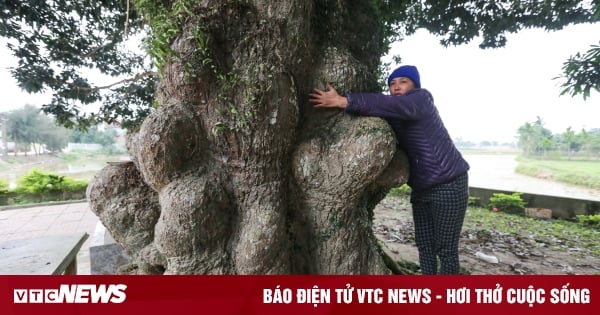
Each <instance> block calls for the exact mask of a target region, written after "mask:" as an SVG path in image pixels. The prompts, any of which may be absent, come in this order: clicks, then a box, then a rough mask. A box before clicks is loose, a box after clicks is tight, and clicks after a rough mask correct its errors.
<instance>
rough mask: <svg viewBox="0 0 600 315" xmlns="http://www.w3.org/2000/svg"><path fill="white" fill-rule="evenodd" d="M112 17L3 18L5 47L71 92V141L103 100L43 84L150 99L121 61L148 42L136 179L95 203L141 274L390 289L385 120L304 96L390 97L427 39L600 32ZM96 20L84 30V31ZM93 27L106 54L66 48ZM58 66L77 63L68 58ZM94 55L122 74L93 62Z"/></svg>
mask: <svg viewBox="0 0 600 315" xmlns="http://www.w3.org/2000/svg"><path fill="white" fill-rule="evenodd" d="M33 2H34V3H33V4H37V2H38V1H33ZM101 3H102V6H103V7H102V8H100V9H98V8H99V6H98V4H99V2H93V1H88V2H86V3H85V4H82V5H81V7H79V6H78V5H75V4H71V2H66V1H51V2H48V3H47V5H46V2H42V1H40V3H39V4H37V6H33V4H32V6H29V4H23V3H12V2H11V3H10V4H6V2H5V3H4V5H3V10H2V14H3V16H2V18H3V19H2V21H3V22H2V25H3V29H0V35H4V36H11V37H13V38H18V39H20V40H22V42H23V43H24V44H20V46H13V48H15V47H17V48H16V49H15V51H16V52H17V53H18V54H20V57H21V59H20V60H21V61H22V62H23V63H22V64H20V65H19V67H18V68H17V69H16V70H15V75H16V77H17V78H18V79H19V80H20V82H25V83H26V82H28V81H27V80H26V79H27V77H25V76H19V75H18V74H19V73H29V72H33V73H36V74H37V73H41V74H44V75H40V76H37V77H35V78H36V80H35V82H37V83H36V84H37V88H33V89H32V91H35V90H36V89H40V88H41V87H40V85H41V86H45V87H50V88H53V87H55V86H58V87H64V88H62V89H60V88H59V89H58V91H59V92H60V91H62V92H60V93H59V94H58V95H57V98H61V99H62V98H63V96H62V95H66V96H69V97H72V98H71V100H76V102H75V103H73V102H72V101H69V102H63V103H61V102H60V101H53V104H50V105H49V106H45V107H44V109H45V110H47V111H50V112H54V113H55V114H56V115H57V117H59V121H61V122H63V123H67V124H72V123H74V122H75V121H78V119H79V117H80V116H79V114H81V112H80V109H79V107H77V106H75V105H73V104H77V102H80V103H81V104H87V103H89V102H91V101H95V100H98V99H99V96H97V94H96V92H98V90H99V89H98V88H96V87H92V86H90V84H89V83H88V82H87V81H84V82H83V83H84V84H80V83H81V80H78V79H81V77H77V76H71V75H70V74H71V73H73V72H68V73H66V74H64V76H65V77H66V78H67V80H60V79H62V76H63V72H60V75H58V76H57V75H55V73H53V72H52V73H48V71H45V72H44V71H41V70H44V69H53V68H52V67H51V66H50V65H49V63H50V61H53V60H60V62H63V60H65V59H67V60H69V63H66V64H61V67H60V68H61V69H64V68H66V69H73V67H78V66H80V64H83V65H95V64H96V63H98V64H102V65H104V66H105V67H109V66H110V65H112V62H114V63H115V64H118V65H123V66H124V68H110V67H109V69H111V70H114V71H113V72H114V73H118V74H121V73H126V74H131V75H132V76H133V77H132V78H131V81H128V82H131V83H132V84H133V82H136V83H138V84H139V81H136V80H135V79H136V78H147V79H148V78H155V76H150V75H142V76H139V77H138V76H137V75H133V74H134V73H137V72H135V71H130V70H131V69H133V65H137V68H143V65H145V63H144V60H145V59H143V58H138V59H136V58H133V59H131V63H127V62H128V61H126V60H127V58H123V59H120V57H121V55H119V54H118V53H116V54H114V55H111V52H112V51H113V50H112V48H115V47H116V46H118V45H116V44H115V43H118V39H119V38H122V37H123V36H124V34H125V33H126V32H125V25H131V26H132V27H130V28H127V29H128V30H132V29H134V28H135V29H136V30H142V29H143V30H146V31H147V32H148V33H149V34H150V35H151V37H150V40H149V41H148V42H147V43H148V48H149V53H150V55H151V56H152V61H153V64H154V65H155V66H156V68H157V69H158V73H159V80H158V81H157V84H156V89H155V90H154V91H155V92H156V94H155V99H154V100H155V104H156V105H157V107H158V108H157V109H156V110H154V111H152V112H151V114H150V115H149V116H148V117H147V118H146V119H145V120H144V122H143V124H142V125H141V126H140V127H139V132H138V133H132V134H131V135H130V138H129V146H128V147H129V151H130V155H131V156H132V158H133V163H129V164H121V165H110V166H108V167H107V168H105V169H104V170H103V171H101V172H100V173H99V174H98V175H97V177H96V179H95V180H94V181H92V182H91V183H90V186H89V190H88V196H89V199H90V202H91V206H92V209H93V210H94V211H95V212H96V213H97V214H98V215H99V217H100V219H101V220H102V222H103V223H104V224H105V225H106V226H107V227H108V229H109V230H110V231H111V233H112V234H113V236H114V237H115V239H116V240H118V241H119V242H120V243H122V244H123V245H124V246H125V247H126V249H127V250H128V251H129V252H130V253H131V254H132V255H133V257H134V259H135V260H136V261H137V262H138V267H139V269H138V270H139V271H140V272H146V273H163V272H165V273H213V274H216V273H241V274H245V273H385V272H388V270H389V268H392V269H393V268H394V265H393V263H392V262H390V261H389V260H385V259H384V258H382V251H381V249H380V248H379V247H378V246H377V243H376V241H375V237H374V236H373V233H372V231H371V224H370V223H371V217H372V209H373V207H374V206H375V205H376V204H377V203H378V202H379V200H380V199H381V198H382V197H383V196H384V195H385V192H386V191H387V189H388V188H389V187H391V186H395V185H399V184H401V183H402V182H404V181H405V179H406V175H407V173H406V172H407V171H406V170H407V165H406V163H407V162H406V159H405V158H404V155H403V153H402V152H398V151H397V150H396V146H395V139H394V135H393V133H392V132H391V130H390V128H389V126H388V125H387V124H386V123H385V122H384V121H383V120H380V119H375V118H358V119H357V118H353V117H349V116H347V115H344V114H342V113H341V112H339V111H315V110H314V109H313V108H312V107H311V106H310V105H309V104H308V103H307V102H306V100H307V97H306V95H307V94H308V92H309V91H310V90H311V89H312V88H313V87H315V86H318V85H321V84H322V83H323V82H324V81H329V82H334V83H335V85H336V87H338V88H339V89H340V90H341V91H379V89H380V85H379V84H378V79H379V77H380V74H381V73H380V67H379V66H380V57H381V56H382V55H383V54H385V53H386V52H387V50H388V48H389V44H390V43H391V42H392V41H393V40H397V39H401V38H402V37H403V36H405V35H408V34H412V33H413V32H414V31H415V30H416V29H418V28H421V27H424V28H426V29H428V30H429V31H431V32H433V33H435V34H437V35H441V36H443V37H444V39H443V41H442V43H443V44H446V45H447V44H461V43H466V42H468V41H470V40H472V39H473V38H475V37H477V36H480V37H481V38H482V40H483V42H482V44H481V46H482V47H499V46H502V45H504V43H505V42H506V39H505V34H506V33H507V32H517V31H519V30H520V29H522V28H525V27H545V28H547V29H560V28H561V27H563V26H565V25H568V24H571V23H585V22H592V21H596V20H597V19H598V17H597V15H596V13H597V12H596V10H595V8H594V7H592V6H591V5H589V4H587V3H580V2H579V1H560V2H549V1H543V2H542V1H540V2H537V1H527V2H525V1H523V2H512V1H510V2H493V3H490V2H488V1H441V2H440V1H358V0H346V1H332V0H316V1H304V0H302V1H297V0H283V1H264V0H255V1H250V0H247V1H225V0H209V1H193V0H182V1H168V0H167V1H164V0H137V1H133V3H134V4H135V9H131V8H130V9H129V10H124V9H125V8H126V4H129V3H130V2H129V1H103V2H101ZM6 8H7V9H6ZM61 10H62V11H63V12H62V13H61V14H57V11H61ZM40 12H41V13H40ZM44 12H45V13H44ZM87 15H90V17H89V18H87V19H84V20H85V21H86V22H87V23H86V24H85V25H80V26H76V24H77V23H76V22H75V21H79V20H81V19H76V18H74V17H75V16H86V17H87ZM103 15H104V16H103ZM128 15H129V16H130V17H131V20H128V19H126V17H127V16H128ZM141 17H143V21H145V22H146V23H147V25H148V26H149V28H143V27H142V26H141V25H140V24H138V22H140V21H142V19H141ZM61 19H65V20H66V23H65V25H66V26H65V27H66V28H63V27H62V26H61V25H62V24H61V23H59V20H61ZM15 21H18V22H15ZM70 22H72V23H70ZM47 23H49V24H50V25H49V26H45V24H47ZM94 25H96V26H98V28H97V29H98V31H97V32H96V33H94V34H98V36H97V40H95V41H92V42H89V45H71V44H69V45H67V46H65V45H64V44H65V43H64V42H63V38H66V39H68V42H69V43H78V40H80V38H83V37H85V36H84V35H82V34H87V33H88V32H81V33H77V30H79V29H82V30H83V29H86V28H93V27H94ZM21 26H27V28H24V27H21ZM134 26H135V27H134ZM78 27H80V28H78ZM110 27H112V28H110ZM15 30H16V31H15ZM121 30H123V31H121ZM11 31H14V32H12V33H11ZM24 32H25V33H26V35H23V34H24ZM19 36H20V37H19ZM119 36H120V37H119ZM33 39H37V41H34V40H33ZM47 39H51V40H50V41H48V40H47ZM55 42H57V43H62V44H61V45H53V44H54V43H55ZM86 43H88V42H86ZM103 43H113V44H114V45H113V46H106V45H103ZM40 44H43V45H45V46H44V48H43V49H39V48H34V47H30V46H35V47H38V45H40ZM15 45H16V44H15ZM56 47H61V48H60V49H56ZM36 49H37V50H36ZM64 51H67V52H68V51H73V52H75V51H78V52H81V51H83V53H80V54H78V55H77V56H76V57H73V58H62V57H64V53H63V52H64ZM97 52H105V53H106V55H103V56H113V57H114V58H116V59H118V60H111V58H113V57H106V58H98V59H97V60H94V61H90V59H85V58H87V56H96V55H97ZM72 55H76V54H75V53H73V54H72ZM41 56H43V57H46V56H47V57H48V58H42V57H41ZM93 58H95V57H93ZM71 61H73V62H71ZM21 69H23V72H19V71H21ZM98 69H100V71H104V70H105V68H103V67H99V68H98ZM108 72H110V71H108ZM142 73H146V72H142ZM57 81H58V82H65V81H66V82H68V84H67V85H53V84H54V83H56V82H57ZM23 86H30V85H27V84H24V85H23ZM33 86H34V87H36V85H35V84H34V85H33ZM123 88H124V89H125V87H124V86H123ZM133 91H134V92H130V93H129V94H127V95H129V96H132V95H133V96H135V97H133V99H135V100H137V101H139V103H138V104H142V103H143V104H144V105H146V107H144V108H146V109H148V108H149V107H150V104H151V102H150V100H151V99H152V96H151V95H150V94H144V92H149V91H150V90H149V89H146V90H145V89H142V88H139V89H133ZM61 93H62V94H61ZM142 95H144V97H145V98H144V97H141V96H142ZM149 95H150V96H149ZM128 100H129V99H128V98H127V97H124V99H123V101H120V102H119V103H118V106H115V107H113V108H110V107H108V108H109V109H112V110H114V112H115V113H116V114H115V115H113V116H111V115H109V113H111V114H112V113H113V111H110V110H106V111H104V112H101V114H100V115H88V116H86V117H85V119H83V120H79V121H80V122H83V123H86V122H88V123H89V122H94V121H100V120H102V119H115V117H118V116H119V114H120V112H119V111H126V110H127V109H129V108H130V107H128V105H127V102H128ZM113 104H114V103H113ZM126 113H131V115H130V116H131V117H133V116H136V115H135V114H136V112H134V111H131V112H126ZM141 114H143V112H141ZM121 116H126V115H121ZM124 118H128V117H124Z"/></svg>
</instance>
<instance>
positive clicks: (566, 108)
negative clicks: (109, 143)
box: [0, 23, 600, 142]
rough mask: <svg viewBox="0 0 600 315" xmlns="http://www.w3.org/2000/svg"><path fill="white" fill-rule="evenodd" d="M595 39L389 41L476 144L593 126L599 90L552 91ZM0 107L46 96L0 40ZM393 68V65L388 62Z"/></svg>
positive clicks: (589, 32) (565, 35) (539, 36)
mask: <svg viewBox="0 0 600 315" xmlns="http://www.w3.org/2000/svg"><path fill="white" fill-rule="evenodd" d="M599 40H600V23H596V24H592V25H589V24H587V25H577V26H571V27H568V28H566V29H564V30H562V31H558V32H551V33H549V32H545V31H543V30H539V29H532V30H525V31H522V32H520V33H519V34H514V35H509V37H508V44H507V46H506V47H505V48H500V49H490V50H481V49H479V48H478V47H477V45H478V44H479V41H477V40H475V41H474V42H472V43H470V44H468V45H461V46H457V47H450V48H444V47H442V46H441V45H440V44H439V39H437V38H435V37H434V36H433V35H430V34H429V33H427V32H426V31H420V32H418V33H417V34H415V35H414V36H411V37H408V38H406V39H405V40H404V41H403V42H401V43H398V44H396V45H394V47H393V49H392V54H400V55H401V57H402V63H403V64H412V65H416V66H417V67H418V69H419V71H420V73H421V83H422V86H423V87H424V88H426V89H428V90H429V91H431V92H432V93H433V96H434V99H435V102H436V105H437V107H438V109H439V111H440V114H441V115H442V118H443V119H444V122H445V124H446V127H447V128H448V130H449V132H450V135H451V137H452V138H454V139H456V138H462V139H464V140H469V141H474V142H479V141H483V140H488V141H498V142H513V141H515V140H516V138H515V137H516V135H517V132H516V130H517V129H518V128H519V126H521V125H523V124H524V123H526V122H534V121H535V120H536V116H540V117H541V118H542V119H543V121H544V122H545V126H546V128H548V129H550V130H552V132H553V133H562V132H564V131H565V130H566V129H567V128H568V127H572V128H573V129H574V130H575V131H579V130H581V128H586V129H588V130H589V129H591V128H600V118H599V117H600V94H598V93H594V94H592V97H591V98H588V99H587V100H586V101H583V97H581V96H577V97H575V98H572V97H570V96H568V95H565V96H559V94H560V90H561V89H560V87H559V83H560V81H558V80H553V79H552V78H554V77H557V76H559V75H560V74H561V68H562V64H563V62H565V61H566V60H567V59H568V58H569V56H571V55H574V54H575V53H577V52H578V51H579V52H585V51H587V50H588V49H589V47H590V45H594V44H596V45H597V44H598V41H599ZM0 46H1V47H0V85H1V86H2V92H3V93H2V94H3V95H2V97H3V101H2V102H1V103H0V111H6V110H11V109H16V108H20V107H22V106H23V105H25V104H32V105H38V106H39V105H41V104H43V103H44V102H48V101H49V99H50V96H49V95H48V94H46V95H29V94H26V93H24V92H22V91H20V89H19V88H18V86H17V84H16V81H15V80H14V79H13V78H12V77H11V75H10V72H9V70H8V69H7V68H9V67H14V66H15V65H16V60H15V59H14V58H13V57H12V56H10V54H9V53H8V50H7V49H6V48H5V41H4V40H1V39H0ZM394 66H396V65H394Z"/></svg>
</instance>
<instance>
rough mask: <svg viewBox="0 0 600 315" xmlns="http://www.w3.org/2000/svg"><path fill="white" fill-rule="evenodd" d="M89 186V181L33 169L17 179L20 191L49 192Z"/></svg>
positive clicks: (17, 188)
mask: <svg viewBox="0 0 600 315" xmlns="http://www.w3.org/2000/svg"><path fill="white" fill-rule="evenodd" d="M85 186H87V182H85V181H81V180H75V179H72V178H69V177H65V176H60V175H56V174H51V173H46V172H43V171H40V170H37V169H33V170H31V171H30V172H29V174H27V175H25V176H23V177H21V178H20V179H19V180H17V187H16V188H15V191H16V192H18V193H31V194H39V193H47V192H51V191H59V190H67V191H74V190H78V189H81V188H83V187H85Z"/></svg>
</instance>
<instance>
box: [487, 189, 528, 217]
mask: <svg viewBox="0 0 600 315" xmlns="http://www.w3.org/2000/svg"><path fill="white" fill-rule="evenodd" d="M488 207H489V208H490V209H494V208H496V209H498V210H500V211H504V212H506V213H510V214H521V215H523V211H524V210H525V201H523V199H522V198H521V193H518V192H516V193H513V194H512V195H507V194H501V193H496V194H493V195H492V197H490V202H489V204H488Z"/></svg>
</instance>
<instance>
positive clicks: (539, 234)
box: [464, 207, 600, 257]
mask: <svg viewBox="0 0 600 315" xmlns="http://www.w3.org/2000/svg"><path fill="white" fill-rule="evenodd" d="M464 229H473V230H484V231H488V230H494V231H498V232H503V233H508V234H511V235H513V236H517V237H524V236H525V237H528V238H529V239H530V240H533V241H535V243H536V244H537V245H538V246H544V247H548V248H550V249H552V250H563V251H568V250H570V249H584V250H586V251H588V252H589V253H590V254H591V255H594V256H597V257H600V246H599V245H598V239H600V228H599V225H589V224H584V223H580V222H577V221H569V220H563V219H551V220H540V219H535V218H530V217H525V216H520V215H511V214H507V213H503V212H493V211H490V210H488V209H485V208H480V207H469V209H468V210H467V214H466V216H465V222H464Z"/></svg>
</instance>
